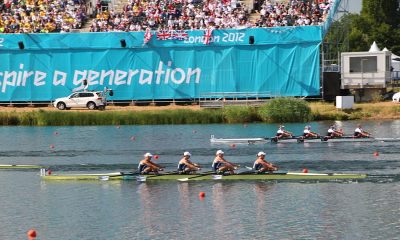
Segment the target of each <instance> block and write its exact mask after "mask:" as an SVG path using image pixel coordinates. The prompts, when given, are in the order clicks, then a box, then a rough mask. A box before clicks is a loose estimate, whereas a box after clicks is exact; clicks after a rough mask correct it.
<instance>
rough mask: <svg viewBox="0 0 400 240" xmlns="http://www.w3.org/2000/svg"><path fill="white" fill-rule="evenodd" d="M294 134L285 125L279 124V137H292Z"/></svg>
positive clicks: (277, 135) (277, 132) (277, 134)
mask: <svg viewBox="0 0 400 240" xmlns="http://www.w3.org/2000/svg"><path fill="white" fill-rule="evenodd" d="M292 136H293V134H292V133H291V132H288V131H286V130H285V126H282V125H281V126H279V129H278V131H276V137H277V138H291V137H292Z"/></svg>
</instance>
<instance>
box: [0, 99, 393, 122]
mask: <svg viewBox="0 0 400 240" xmlns="http://www.w3.org/2000/svg"><path fill="white" fill-rule="evenodd" d="M158 109H161V110H158ZM355 119H400V104H395V103H392V102H380V103H365V104H355V107H354V109H351V110H344V111H342V110H337V109H336V108H335V106H334V105H333V104H332V103H324V102H312V103H307V102H304V101H303V100H300V102H299V100H298V99H289V100H288V99H283V100H282V99H277V100H275V101H271V102H270V103H269V104H267V105H265V106H262V107H259V108H254V107H246V106H236V107H226V108H224V109H214V110H211V109H200V108H199V107H198V106H190V107H185V106H182V107H174V108H171V109H164V108H158V107H153V108H149V109H148V108H146V109H145V110H138V109H135V110H132V108H129V107H125V108H124V107H119V108H113V107H110V108H109V109H108V110H106V111H89V110H78V111H76V110H70V111H59V110H54V109H51V108H50V109H46V110H43V109H35V108H33V109H25V108H24V109H13V108H7V109H5V108H3V109H0V125H25V126H68V125H143V124H208V123H249V122H268V123H272V122H275V123H286V122H307V121H319V120H355Z"/></svg>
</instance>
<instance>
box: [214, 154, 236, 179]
mask: <svg viewBox="0 0 400 240" xmlns="http://www.w3.org/2000/svg"><path fill="white" fill-rule="evenodd" d="M215 155H216V157H215V158H214V161H213V163H212V165H211V166H212V170H213V171H214V172H216V173H218V174H223V173H225V172H226V171H229V173H230V174H234V173H235V172H234V170H236V169H237V168H238V167H239V166H238V165H236V164H233V163H231V162H229V161H227V160H225V158H224V152H223V151H222V150H218V151H217V152H216V154H215Z"/></svg>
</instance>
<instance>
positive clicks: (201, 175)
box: [177, 171, 214, 182]
mask: <svg viewBox="0 0 400 240" xmlns="http://www.w3.org/2000/svg"><path fill="white" fill-rule="evenodd" d="M211 174H214V171H208V172H205V173H200V174H198V175H197V174H196V176H194V177H188V178H179V179H177V180H178V181H181V182H187V181H189V180H191V179H194V178H199V177H204V176H208V175H211Z"/></svg>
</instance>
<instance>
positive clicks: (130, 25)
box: [90, 0, 249, 32]
mask: <svg viewBox="0 0 400 240" xmlns="http://www.w3.org/2000/svg"><path fill="white" fill-rule="evenodd" d="M248 17H249V13H248V11H247V10H246V9H244V8H243V6H242V5H241V4H240V3H239V2H237V0H207V1H201V0H147V1H143V0H131V1H130V3H129V4H128V5H126V6H124V9H123V11H122V12H114V11H109V12H108V11H107V12H101V13H98V14H97V16H96V19H94V21H93V22H92V24H91V27H90V31H92V32H104V31H143V30H144V29H146V28H147V27H150V28H151V29H154V30H157V29H175V30H176V29H205V28H208V27H210V26H212V27H214V28H237V27H240V26H243V25H246V24H247V23H248Z"/></svg>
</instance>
